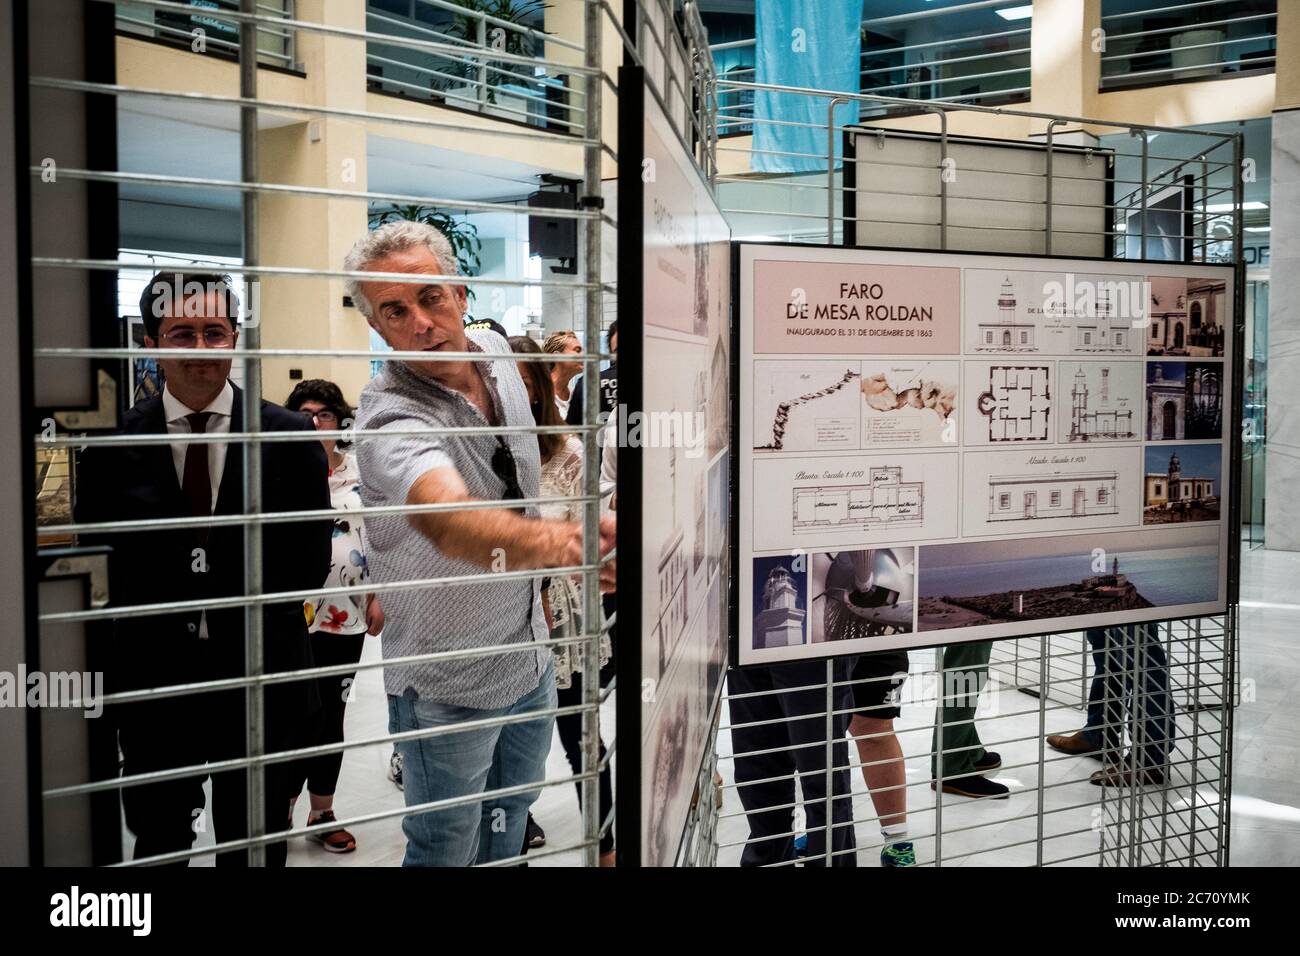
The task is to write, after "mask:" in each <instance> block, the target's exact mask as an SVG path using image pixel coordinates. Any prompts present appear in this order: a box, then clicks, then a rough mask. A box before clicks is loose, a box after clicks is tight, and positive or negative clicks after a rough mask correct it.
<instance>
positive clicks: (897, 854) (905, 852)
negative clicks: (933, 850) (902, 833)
mask: <svg viewBox="0 0 1300 956" xmlns="http://www.w3.org/2000/svg"><path fill="white" fill-rule="evenodd" d="M880 865H881V866H916V851H915V850H914V849H912V844H911V842H910V841H909V842H907V843H891V844H889V846H887V847H884V848H883V849H882V850H881V851H880Z"/></svg>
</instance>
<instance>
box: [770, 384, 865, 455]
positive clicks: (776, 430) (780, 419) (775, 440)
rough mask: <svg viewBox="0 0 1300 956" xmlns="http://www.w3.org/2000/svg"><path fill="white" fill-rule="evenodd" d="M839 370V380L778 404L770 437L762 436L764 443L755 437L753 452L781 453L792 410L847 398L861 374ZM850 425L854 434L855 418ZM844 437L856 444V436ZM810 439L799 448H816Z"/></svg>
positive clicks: (815, 444)
mask: <svg viewBox="0 0 1300 956" xmlns="http://www.w3.org/2000/svg"><path fill="white" fill-rule="evenodd" d="M841 368H842V369H843V371H842V373H841V374H840V376H839V378H838V379H836V380H835V381H833V382H830V383H829V384H827V385H826V386H825V387H823V388H819V389H815V390H813V391H809V392H804V393H803V394H802V395H796V396H792V397H790V398H787V399H783V400H781V401H780V402H778V403H777V406H776V412H775V414H774V415H773V417H772V425H771V432H770V435H765V436H764V437H765V438H766V439H767V440H766V441H762V440H760V439H758V437H757V435H756V440H755V443H754V450H755V451H782V450H784V449H785V446H786V429H787V427H789V425H790V412H791V411H792V410H793V409H796V408H800V407H802V406H807V405H811V404H815V403H817V402H818V401H819V400H823V399H827V398H830V397H831V396H845V397H847V395H848V394H849V393H851V392H852V391H854V389H852V388H851V387H850V386H851V385H853V383H855V382H857V380H858V379H860V378H861V377H862V373H861V372H860V371H859V370H858V369H856V368H843V367H842V366H841ZM852 424H853V429H854V432H856V430H857V419H856V417H855V418H854V419H853V420H852ZM762 427H763V426H762V424H761V423H760V425H759V428H762ZM757 430H758V429H756V431H757ZM845 435H846V436H847V437H851V439H852V442H853V444H854V445H856V444H857V436H856V434H853V435H851V436H850V435H849V433H848V432H845ZM812 437H813V442H812V443H808V442H807V441H806V440H805V441H803V442H801V443H800V446H801V447H804V448H813V447H817V443H816V438H815V436H812Z"/></svg>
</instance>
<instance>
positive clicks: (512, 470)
mask: <svg viewBox="0 0 1300 956" xmlns="http://www.w3.org/2000/svg"><path fill="white" fill-rule="evenodd" d="M492 473H493V474H494V475H496V476H497V477H498V478H500V479H501V480H502V481H503V482H504V483H505V486H506V491H505V494H504V495H503V496H502V497H504V498H507V499H518V498H522V497H523V496H524V489H523V488H520V487H519V469H518V468H517V467H516V466H515V454H514V452H512V451H511V450H510V446H509V445H507V444H506V443H505V440H504V439H503V438H502V437H501V436H500V435H498V436H497V447H496V451H494V452H493V453H492ZM511 510H512V511H517V512H518V513H519V514H523V513H524V509H523V508H512V509H511Z"/></svg>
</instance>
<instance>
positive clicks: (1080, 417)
mask: <svg viewBox="0 0 1300 956" xmlns="http://www.w3.org/2000/svg"><path fill="white" fill-rule="evenodd" d="M1093 371H1094V375H1093V381H1094V382H1096V384H1095V385H1094V386H1091V387H1090V386H1089V376H1088V374H1087V373H1086V372H1085V371H1084V369H1083V366H1079V367H1078V368H1076V369H1075V372H1074V380H1073V382H1072V383H1071V385H1070V433H1069V436H1068V437H1067V440H1068V441H1085V442H1086V441H1101V440H1108V441H1121V440H1123V439H1126V438H1136V437H1137V432H1136V431H1135V430H1134V424H1133V409H1132V408H1120V407H1118V406H1117V404H1116V402H1115V399H1116V397H1117V396H1115V395H1112V389H1113V387H1114V385H1115V384H1116V383H1115V381H1114V376H1113V374H1112V373H1113V371H1114V369H1112V368H1111V367H1110V366H1108V365H1099V366H1097V367H1095V368H1094V369H1093ZM1061 377H1062V378H1064V377H1065V371H1064V369H1062V375H1061ZM1120 401H1121V402H1123V401H1127V399H1125V398H1122V397H1120Z"/></svg>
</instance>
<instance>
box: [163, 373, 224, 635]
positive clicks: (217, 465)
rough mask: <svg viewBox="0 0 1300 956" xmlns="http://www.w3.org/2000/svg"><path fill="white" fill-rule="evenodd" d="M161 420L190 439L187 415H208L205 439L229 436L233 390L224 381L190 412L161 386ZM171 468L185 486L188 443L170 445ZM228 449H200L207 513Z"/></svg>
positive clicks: (204, 627) (204, 630)
mask: <svg viewBox="0 0 1300 956" xmlns="http://www.w3.org/2000/svg"><path fill="white" fill-rule="evenodd" d="M162 400H163V417H165V418H166V419H167V434H169V435H189V434H192V433H193V429H192V428H190V423H189V421H188V419H186V417H185V416H186V415H192V414H193V413H194V412H211V414H210V415H209V416H208V421H207V427H206V428H204V429H203V433H204V434H205V435H210V434H212V433H214V432H215V433H218V434H221V435H229V434H230V413H231V411H232V409H234V407H235V389H234V387H233V386H232V385H231V384H230V381H229V379H227V380H226V384H225V387H224V388H222V389H221V391H220V392H218V393H217V397H216V398H214V399H213V400H212V401H211V402H209V403H208V405H207V406H206V407H205V408H190V407H189V406H188V405H186V404H185V403H184V402H182V401H181V400H180V399H179V398H177V397H176V396H175V395H173V394H172V390H171V386H170V385H164V386H163V396H162ZM170 444H171V449H172V464H174V465H175V466H176V483H177V484H178V485H180V486H182V487H184V485H185V450H186V449H187V448H189V445H190V443H189V442H187V441H174V442H171V443H170ZM229 446H230V443H229V442H223V441H219V442H213V443H212V444H210V445H201V446H199V447H204V448H207V449H208V481H209V482H210V483H211V485H212V504H211V505H210V506H209V513H211V512H212V511H215V510H216V508H217V493H218V492H219V491H220V490H221V476H222V474H223V473H224V472H225V470H226V449H227V448H228V447H229ZM199 637H200V638H202V639H204V640H206V639H207V637H208V612H207V611H204V612H203V615H202V616H201V617H200V618H199Z"/></svg>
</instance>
